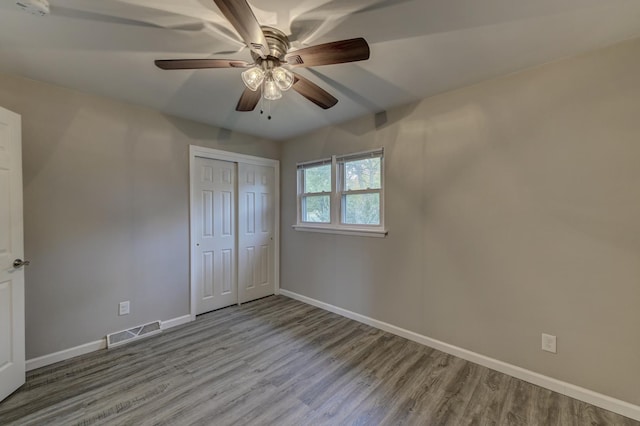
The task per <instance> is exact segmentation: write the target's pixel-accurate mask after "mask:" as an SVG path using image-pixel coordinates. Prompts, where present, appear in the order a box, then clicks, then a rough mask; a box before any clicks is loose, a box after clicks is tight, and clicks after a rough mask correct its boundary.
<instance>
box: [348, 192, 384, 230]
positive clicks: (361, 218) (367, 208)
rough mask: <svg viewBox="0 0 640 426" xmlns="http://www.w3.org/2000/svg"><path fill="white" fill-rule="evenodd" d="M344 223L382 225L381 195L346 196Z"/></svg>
mask: <svg viewBox="0 0 640 426" xmlns="http://www.w3.org/2000/svg"><path fill="white" fill-rule="evenodd" d="M343 208H344V223H347V224H350V225H380V194H354V195H344V202H343Z"/></svg>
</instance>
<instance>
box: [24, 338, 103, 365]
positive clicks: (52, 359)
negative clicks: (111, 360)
mask: <svg viewBox="0 0 640 426" xmlns="http://www.w3.org/2000/svg"><path fill="white" fill-rule="evenodd" d="M106 348H107V339H100V340H96V341H95V342H89V343H85V344H84V345H80V346H76V347H73V348H69V349H64V350H62V351H58V352H54V353H52V354H49V355H43V356H39V357H38V358H33V359H29V360H27V365H26V367H27V371H31V370H35V369H36V368H40V367H45V366H47V365H51V364H55V363H56V362H60V361H64V360H65V359H69V358H73V357H76V356H80V355H84V354H88V353H89V352H94V351H99V350H100V349H106Z"/></svg>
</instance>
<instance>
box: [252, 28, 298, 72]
mask: <svg viewBox="0 0 640 426" xmlns="http://www.w3.org/2000/svg"><path fill="white" fill-rule="evenodd" d="M261 28H262V32H263V33H264V38H265V39H266V40H267V44H268V46H269V56H270V57H273V58H276V59H278V60H279V61H282V60H284V55H286V54H287V52H288V51H289V48H290V47H291V43H290V42H289V37H287V35H286V34H285V33H283V32H282V31H280V30H279V29H277V28H273V27H267V26H264V25H263V26H262V27H261ZM251 56H252V57H253V60H254V61H256V63H258V59H259V58H260V56H259V55H258V54H257V53H255V52H253V51H251Z"/></svg>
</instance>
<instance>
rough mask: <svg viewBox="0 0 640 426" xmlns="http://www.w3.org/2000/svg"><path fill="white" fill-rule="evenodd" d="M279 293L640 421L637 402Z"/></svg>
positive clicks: (305, 298) (286, 292)
mask: <svg viewBox="0 0 640 426" xmlns="http://www.w3.org/2000/svg"><path fill="white" fill-rule="evenodd" d="M280 294H281V295H283V296H287V297H290V298H292V299H296V300H299V301H301V302H304V303H307V304H309V305H313V306H316V307H318V308H321V309H324V310H326V311H329V312H333V313H336V314H338V315H342V316H343V317H347V318H350V319H352V320H355V321H358V322H361V323H363V324H367V325H370V326H372V327H375V328H378V329H380V330H384V331H386V332H389V333H392V334H395V335H397V336H400V337H404V338H405V339H409V340H412V341H414V342H417V343H420V344H423V345H425V346H429V347H431V348H434V349H438V350H440V351H442V352H445V353H448V354H450V355H454V356H457V357H459V358H462V359H465V360H467V361H471V362H474V363H476V364H480V365H482V366H484V367H487V368H490V369H492V370H496V371H499V372H501V373H505V374H508V375H510V376H513V377H516V378H518V379H521V380H524V381H526V382H529V383H533V384H534V385H537V386H540V387H543V388H546V389H549V390H552V391H554V392H558V393H560V394H562V395H566V396H569V397H571V398H575V399H578V400H580V401H584V402H586V403H588V404H591V405H595V406H596V407H600V408H604V409H605V410H609V411H612V412H614V413H618V414H621V415H623V416H625V417H629V418H632V419H634V420H640V406H638V405H634V404H631V403H629V402H626V401H622V400H619V399H616V398H613V397H610V396H607V395H604V394H601V393H598V392H594V391H592V390H589V389H585V388H582V387H580V386H576V385H573V384H571V383H567V382H563V381H561V380H558V379H554V378H553V377H549V376H545V375H543V374H540V373H536V372H534V371H531V370H527V369H525V368H522V367H518V366H515V365H513V364H508V363H506V362H503V361H499V360H497V359H495V358H490V357H488V356H485V355H481V354H478V353H476V352H472V351H470V350H467V349H463V348H460V347H458V346H454V345H450V344H448V343H445V342H442V341H440V340H436V339H432V338H430V337H427V336H423V335H421V334H418V333H415V332H413V331H409V330H406V329H404V328H400V327H397V326H395V325H392V324H389V323H386V322H382V321H378V320H376V319H373V318H370V317H367V316H364V315H361V314H358V313H355V312H352V311H349V310H347V309H343V308H339V307H337V306H334V305H330V304H328V303H325V302H321V301H319V300H316V299H312V298H310V297H307V296H303V295H301V294H298V293H294V292H292V291H289V290H285V289H282V288H281V289H280Z"/></svg>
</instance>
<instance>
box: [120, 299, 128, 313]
mask: <svg viewBox="0 0 640 426" xmlns="http://www.w3.org/2000/svg"><path fill="white" fill-rule="evenodd" d="M118 315H129V301H128V300H125V301H124V302H120V304H119V305H118Z"/></svg>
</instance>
